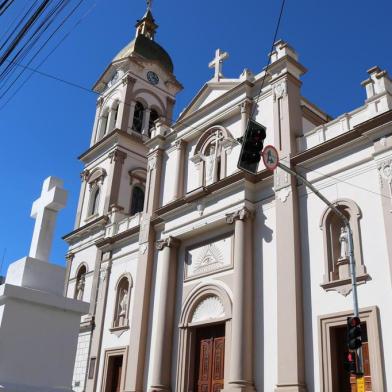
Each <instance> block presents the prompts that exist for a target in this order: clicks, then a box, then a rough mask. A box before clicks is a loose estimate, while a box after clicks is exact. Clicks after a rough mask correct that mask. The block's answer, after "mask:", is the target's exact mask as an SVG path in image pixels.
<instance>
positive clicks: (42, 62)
mask: <svg viewBox="0 0 392 392" xmlns="http://www.w3.org/2000/svg"><path fill="white" fill-rule="evenodd" d="M96 4H97V3H96V2H95V3H94V4H93V5H92V6H91V7H90V8H89V9H88V10H87V12H86V13H85V14H84V15H83V16H82V17H81V18H80V19H79V20H78V21H77V22H76V23H75V25H74V26H73V27H72V28H71V29H70V30H69V31H68V32H67V33H66V34H65V35H64V36H63V37H62V39H61V40H60V41H59V42H58V43H57V44H56V46H55V47H54V48H53V49H52V50H51V51H50V52H49V53H48V54H47V55H46V56H45V57H44V59H43V60H42V61H41V62H40V63H39V64H38V66H37V67H36V68H31V67H28V66H25V65H22V64H16V65H17V66H18V67H22V68H24V69H26V70H28V71H31V72H30V74H29V75H28V76H27V78H26V79H25V80H24V81H23V83H21V85H19V87H18V88H17V89H16V90H15V91H14V92H13V94H12V95H11V96H10V97H9V98H8V100H7V101H6V102H5V103H4V104H3V105H2V106H1V107H0V111H1V110H2V109H3V108H4V107H5V106H6V105H7V104H8V103H9V102H10V101H11V100H12V99H13V98H14V97H15V95H16V94H17V93H18V92H19V90H20V89H21V88H22V87H23V86H24V85H25V84H26V83H27V82H28V81H29V80H30V78H31V77H32V76H33V74H34V73H37V74H39V75H41V76H45V77H47V78H50V79H53V80H56V81H58V82H61V83H64V84H66V85H69V86H72V87H75V88H78V89H81V90H83V91H87V92H89V93H92V94H96V93H95V92H94V91H92V90H91V89H89V88H87V87H84V86H81V85H78V84H76V83H73V82H70V81H67V80H64V79H61V78H58V77H57V76H54V75H50V74H48V73H45V72H42V71H39V70H38V68H40V67H41V66H42V65H43V64H44V63H45V61H46V60H47V59H48V58H49V57H50V56H51V55H52V53H53V52H55V50H56V49H57V48H58V47H59V46H60V45H61V44H62V43H63V42H64V41H65V39H66V38H68V36H69V35H70V34H71V33H72V31H73V30H74V29H75V28H76V27H77V26H79V25H80V24H81V23H82V21H83V20H84V19H85V18H86V17H87V16H88V15H89V14H90V12H91V11H92V10H93V9H94V8H95V6H96Z"/></svg>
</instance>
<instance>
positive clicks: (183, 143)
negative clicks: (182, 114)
mask: <svg viewBox="0 0 392 392" xmlns="http://www.w3.org/2000/svg"><path fill="white" fill-rule="evenodd" d="M174 145H175V146H176V148H177V149H178V150H181V149H183V148H184V147H185V146H186V145H187V142H186V141H185V140H184V139H177V140H176V141H175V142H174Z"/></svg>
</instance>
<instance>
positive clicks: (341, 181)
mask: <svg viewBox="0 0 392 392" xmlns="http://www.w3.org/2000/svg"><path fill="white" fill-rule="evenodd" d="M281 160H282V161H286V162H287V163H289V161H288V160H287V159H286V158H284V159H281ZM295 166H296V167H300V168H302V169H304V170H306V171H307V172H308V173H312V172H313V173H316V174H318V175H320V176H323V177H325V178H329V179H331V180H334V181H336V182H340V183H343V184H346V185H350V186H352V187H354V188H357V189H360V190H362V191H365V192H369V193H371V194H373V195H376V196H381V197H384V198H386V199H388V200H392V197H391V196H388V195H385V194H382V193H379V192H376V191H373V190H371V189H368V188H365V187H362V186H360V185H356V184H352V183H351V182H348V181H345V180H341V179H340V178H337V177H335V176H333V175H330V174H325V173H322V172H320V171H319V170H315V169H311V168H309V167H307V166H305V165H304V164H300V163H297V164H296V165H295ZM369 170H373V169H369ZM354 174H355V173H354Z"/></svg>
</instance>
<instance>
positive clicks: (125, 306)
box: [113, 276, 131, 328]
mask: <svg viewBox="0 0 392 392" xmlns="http://www.w3.org/2000/svg"><path fill="white" fill-rule="evenodd" d="M130 289H131V285H130V281H129V279H128V277H126V276H124V277H122V278H121V279H120V281H119V282H118V284H117V291H116V306H115V311H114V319H113V328H121V327H127V326H128V325H129V300H130Z"/></svg>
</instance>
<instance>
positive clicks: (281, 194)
mask: <svg viewBox="0 0 392 392" xmlns="http://www.w3.org/2000/svg"><path fill="white" fill-rule="evenodd" d="M290 193H291V188H290V187H288V186H287V187H286V188H282V189H279V190H278V191H276V192H275V196H276V198H277V199H279V200H280V201H281V202H282V203H285V202H286V201H287V199H288V197H289V196H290Z"/></svg>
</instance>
